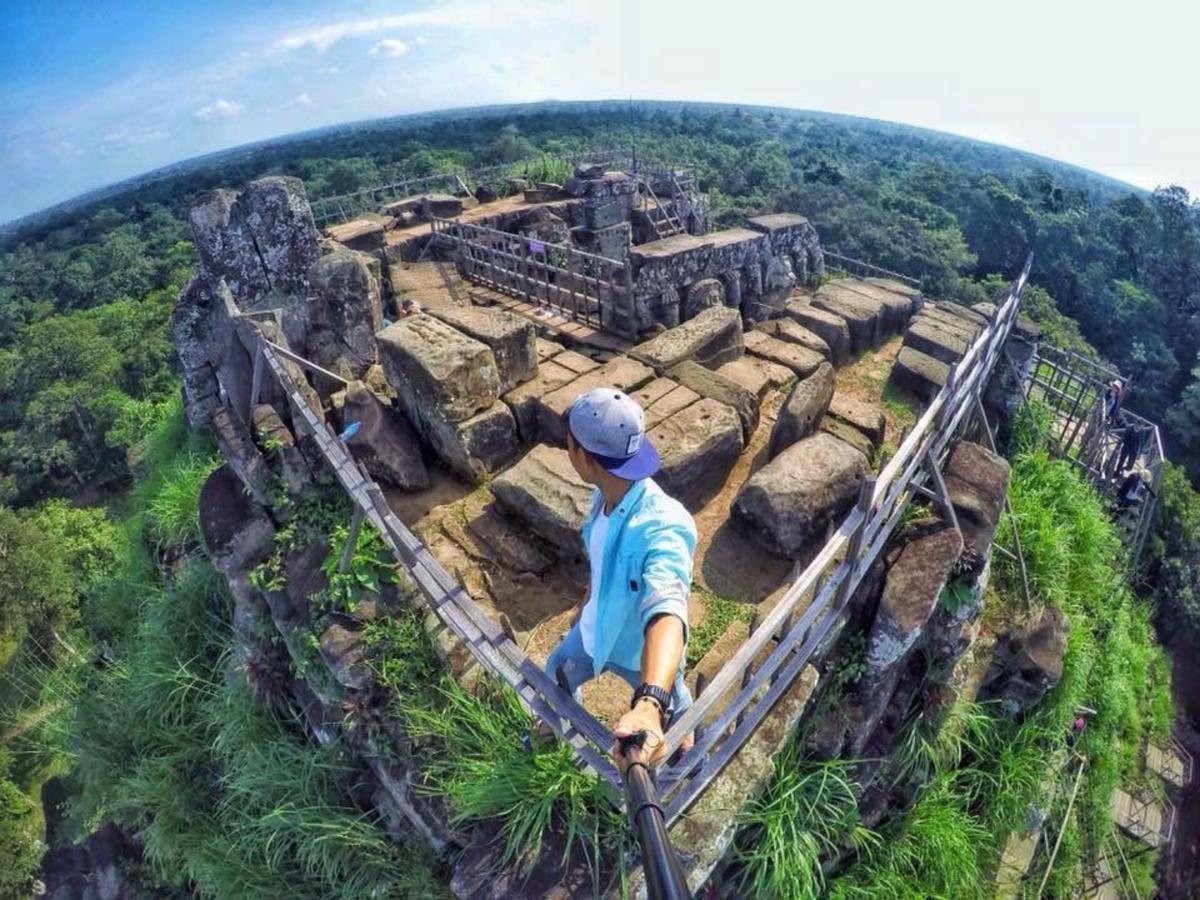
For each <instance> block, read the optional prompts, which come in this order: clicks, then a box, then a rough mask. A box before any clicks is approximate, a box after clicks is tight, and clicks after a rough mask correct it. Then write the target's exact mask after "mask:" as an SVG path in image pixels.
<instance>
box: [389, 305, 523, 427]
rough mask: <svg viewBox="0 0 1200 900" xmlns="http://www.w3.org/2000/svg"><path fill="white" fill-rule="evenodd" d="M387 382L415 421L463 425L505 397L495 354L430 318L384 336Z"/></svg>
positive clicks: (397, 326)
mask: <svg viewBox="0 0 1200 900" xmlns="http://www.w3.org/2000/svg"><path fill="white" fill-rule="evenodd" d="M379 352H380V355H381V356H382V362H383V369H384V371H385V372H386V373H387V377H388V381H389V382H390V383H391V385H392V387H394V388H395V389H396V392H397V394H398V395H399V401H400V403H401V404H402V405H403V406H404V409H405V412H407V413H408V414H409V418H410V419H411V420H413V421H422V420H424V419H426V418H428V417H429V416H430V415H431V414H437V415H438V416H440V417H441V418H442V419H444V420H445V421H447V422H462V421H464V420H466V419H469V418H470V417H471V416H473V415H476V414H477V413H480V412H483V411H484V410H485V409H488V408H489V407H491V406H492V404H494V403H495V402H496V398H497V397H498V396H499V393H500V379H499V372H498V370H497V367H496V358H495V356H494V355H493V354H492V351H491V349H490V348H489V347H488V346H487V345H486V344H483V343H481V342H480V341H477V340H475V339H474V338H472V337H468V336H467V335H465V334H463V333H462V332H461V331H459V330H458V329H456V328H452V327H451V326H449V325H447V324H446V323H445V322H442V321H440V320H438V319H435V318H434V317H433V316H431V315H428V314H426V313H420V314H418V315H415V316H409V317H407V318H405V319H402V320H401V321H399V322H394V323H393V324H391V325H389V326H388V327H387V328H385V329H383V331H381V332H380V333H379Z"/></svg>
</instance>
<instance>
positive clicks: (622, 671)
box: [546, 623, 692, 718]
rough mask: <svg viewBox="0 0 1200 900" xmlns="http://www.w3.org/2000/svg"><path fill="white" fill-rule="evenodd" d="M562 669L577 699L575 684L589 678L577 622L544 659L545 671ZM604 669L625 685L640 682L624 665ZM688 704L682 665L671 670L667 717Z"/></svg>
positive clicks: (589, 667)
mask: <svg viewBox="0 0 1200 900" xmlns="http://www.w3.org/2000/svg"><path fill="white" fill-rule="evenodd" d="M557 669H562V671H563V675H565V676H566V678H567V685H568V686H569V687H570V688H571V693H572V694H573V695H574V697H575V699H576V700H578V699H579V686H580V685H581V684H583V683H584V682H587V681H591V680H592V677H593V676H592V657H591V656H590V655H588V652H587V651H586V650H584V649H583V638H582V637H581V636H580V634H579V624H578V623H576V624H575V625H572V626H571V630H570V631H568V632H567V633H566V634H564V635H563V637H562V640H561V641H559V642H558V646H557V647H555V648H554V649H553V650H551V651H550V656H549V657H548V658H547V659H546V671H547V672H548V673H549V675H550V677H551V678H554V677H555V675H554V673H555V670H557ZM601 671H604V672H612V673H613V674H615V675H619V676H621V678H624V679H625V681H626V682H628V683H629V686H630V687H631V688H633V689H635V690H636V689H637V688H638V686H639V685H641V683H642V673H641V672H635V671H634V670H633V669H626V668H625V667H624V666H618V665H614V664H613V663H611V662H610V663H605V665H604V668H603V669H602V670H601ZM691 705H692V692H691V691H689V690H688V689H687V685H686V684H684V683H683V666H682V665H681V666H680V667H679V671H678V672H676V673H675V683H674V684H673V685H672V686H671V710H670V712H671V717H672V718H674V717H675V716H678V715H679V714H680V713H682V712H683V711H684V710H685V709H687V708H688V707H689V706H691Z"/></svg>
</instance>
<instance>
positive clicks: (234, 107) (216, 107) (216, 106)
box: [193, 99, 246, 120]
mask: <svg viewBox="0 0 1200 900" xmlns="http://www.w3.org/2000/svg"><path fill="white" fill-rule="evenodd" d="M245 111H246V107H245V106H243V105H242V104H240V103H238V102H237V101H236V100H221V99H218V100H217V101H216V102H215V103H210V104H208V105H207V106H202V107H200V108H199V109H198V110H196V112H195V113H193V115H195V117H196V118H197V119H203V120H206V119H217V118H220V119H232V118H234V117H235V116H240V115H241V114H242V113H244V112H245Z"/></svg>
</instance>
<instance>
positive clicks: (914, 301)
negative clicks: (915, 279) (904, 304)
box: [863, 278, 925, 315]
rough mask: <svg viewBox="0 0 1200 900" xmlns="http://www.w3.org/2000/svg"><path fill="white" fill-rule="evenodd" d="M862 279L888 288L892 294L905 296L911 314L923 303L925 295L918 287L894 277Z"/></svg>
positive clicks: (918, 309)
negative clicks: (910, 308)
mask: <svg viewBox="0 0 1200 900" xmlns="http://www.w3.org/2000/svg"><path fill="white" fill-rule="evenodd" d="M863 281H865V282H866V283H867V284H873V285H876V286H877V287H881V288H884V289H885V290H889V291H891V292H892V293H893V294H899V295H900V296H901V297H907V298H908V302H909V304H910V305H911V307H912V313H913V315H916V314H917V313H919V312H920V311H921V308H922V307H923V306H924V305H925V295H924V294H922V293H921V289H920V288H918V287H914V286H913V285H911V284H907V283H905V282H903V281H898V280H896V279H895V278H864V279H863Z"/></svg>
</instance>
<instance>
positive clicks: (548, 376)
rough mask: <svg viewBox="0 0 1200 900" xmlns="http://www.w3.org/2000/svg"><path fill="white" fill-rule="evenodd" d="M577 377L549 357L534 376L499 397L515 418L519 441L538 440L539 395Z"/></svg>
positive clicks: (527, 442) (532, 441)
mask: <svg viewBox="0 0 1200 900" xmlns="http://www.w3.org/2000/svg"><path fill="white" fill-rule="evenodd" d="M577 377H578V376H577V374H576V373H575V372H572V371H571V370H570V369H567V368H564V367H563V366H560V365H559V364H558V363H557V362H556V361H554V360H553V359H551V360H549V361H547V362H543V363H542V364H541V365H540V366H538V373H537V375H536V376H534V377H533V378H532V379H530V380H529V381H526V382H525V383H524V384H522V385H519V386H518V387H516V388H513V390H511V391H509V392H508V393H507V394H505V395H504V396H503V397H501V398H500V399H501V400H503V401H504V402H505V403H507V404H508V408H509V409H511V410H512V414H513V417H514V418H515V419H516V420H517V433H518V435H519V436H520V438H521V443H523V444H533V443H536V442H537V440H538V400H539V399H540V398H541V396H542V395H543V394H548V393H550V392H551V391H553V390H555V389H557V388H560V387H562V386H563V385H564V384H567V383H568V382H571V381H574V380H575V379H576V378H577Z"/></svg>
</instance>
